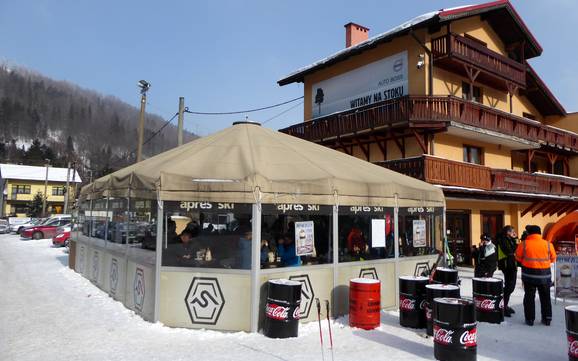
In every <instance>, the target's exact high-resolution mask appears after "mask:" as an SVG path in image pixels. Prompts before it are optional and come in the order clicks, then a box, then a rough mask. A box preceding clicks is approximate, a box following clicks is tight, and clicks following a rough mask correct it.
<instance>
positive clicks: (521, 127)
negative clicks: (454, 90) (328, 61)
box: [281, 96, 578, 152]
mask: <svg viewBox="0 0 578 361" xmlns="http://www.w3.org/2000/svg"><path fill="white" fill-rule="evenodd" d="M451 122H455V123H461V124H465V125H469V126H473V127H476V128H480V129H484V130H489V131H494V132H497V133H501V134H505V135H509V136H512V137H517V138H520V139H523V140H526V141H530V142H539V143H542V144H544V145H548V146H551V147H558V148H560V147H562V148H566V149H567V150H572V151H576V152H578V135H577V134H575V133H572V132H567V131H564V130H562V129H558V128H553V127H550V126H547V125H544V124H542V123H540V122H538V121H534V120H530V119H526V118H522V117H519V116H516V115H513V114H510V113H507V112H503V111H501V110H497V109H494V108H491V107H488V106H485V105H482V104H479V103H475V102H471V101H467V100H463V99H461V98H457V97H454V96H405V97H402V98H398V99H394V100H389V101H385V102H381V103H378V104H374V105H369V106H366V107H362V108H357V109H353V110H347V111H344V112H341V113H337V114H332V115H329V116H326V117H323V118H317V119H314V120H311V121H306V122H303V123H299V124H295V125H292V126H290V127H288V128H285V129H281V132H284V133H287V134H289V135H293V136H296V137H299V138H303V139H306V140H309V141H313V142H322V141H324V140H328V139H332V138H337V137H341V138H347V137H350V136H353V135H356V134H361V133H364V132H365V133H367V132H372V131H376V130H379V129H380V128H385V127H388V126H393V125H396V126H403V127H414V126H415V127H417V126H419V127H420V128H422V129H423V128H427V127H432V128H436V129H440V127H441V128H443V127H447V126H450V124H451Z"/></svg>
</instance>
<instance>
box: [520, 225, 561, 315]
mask: <svg viewBox="0 0 578 361" xmlns="http://www.w3.org/2000/svg"><path fill="white" fill-rule="evenodd" d="M526 233H527V237H526V239H524V240H523V241H522V242H521V243H520V244H518V247H517V248H516V260H517V261H518V262H519V263H520V264H521V265H522V283H523V284H524V316H525V318H526V324H527V325H529V326H533V325H534V317H535V308H536V306H535V297H536V290H538V296H539V297H540V308H541V312H542V323H543V324H544V325H546V326H549V325H550V322H551V320H552V302H551V301H550V285H551V283H552V274H551V271H550V264H552V263H554V262H556V251H555V250H554V247H552V245H551V244H550V242H548V241H545V240H544V239H542V236H541V234H542V230H541V229H540V227H539V226H536V225H527V226H526Z"/></svg>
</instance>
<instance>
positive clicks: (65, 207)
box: [64, 162, 70, 214]
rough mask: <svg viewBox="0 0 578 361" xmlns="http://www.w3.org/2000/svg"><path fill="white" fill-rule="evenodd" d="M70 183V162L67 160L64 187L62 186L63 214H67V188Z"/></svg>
mask: <svg viewBox="0 0 578 361" xmlns="http://www.w3.org/2000/svg"><path fill="white" fill-rule="evenodd" d="M69 185H70V162H68V167H67V169H66V188H64V214H68V198H69V196H70V194H69V190H70V188H68V187H69Z"/></svg>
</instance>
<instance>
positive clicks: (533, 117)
mask: <svg viewBox="0 0 578 361" xmlns="http://www.w3.org/2000/svg"><path fill="white" fill-rule="evenodd" d="M522 116H523V117H524V118H526V119H530V120H536V116H535V115H533V114H530V113H526V112H523V113H522Z"/></svg>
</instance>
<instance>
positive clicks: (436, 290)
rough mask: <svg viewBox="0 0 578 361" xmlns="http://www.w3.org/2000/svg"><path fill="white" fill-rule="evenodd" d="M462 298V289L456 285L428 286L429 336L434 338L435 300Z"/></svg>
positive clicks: (427, 323) (426, 290)
mask: <svg viewBox="0 0 578 361" xmlns="http://www.w3.org/2000/svg"><path fill="white" fill-rule="evenodd" d="M445 297H449V298H460V288H459V287H458V286H456V285H438V284H433V285H427V286H425V300H426V303H425V320H426V329H427V334H428V335H429V336H433V310H432V309H433V300H434V298H445Z"/></svg>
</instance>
